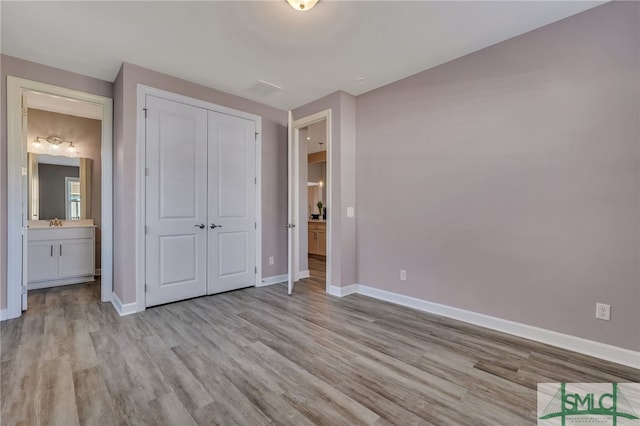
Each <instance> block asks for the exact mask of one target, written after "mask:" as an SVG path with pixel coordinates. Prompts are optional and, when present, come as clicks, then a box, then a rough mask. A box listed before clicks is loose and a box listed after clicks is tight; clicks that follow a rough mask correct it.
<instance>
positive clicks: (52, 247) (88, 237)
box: [27, 226, 95, 290]
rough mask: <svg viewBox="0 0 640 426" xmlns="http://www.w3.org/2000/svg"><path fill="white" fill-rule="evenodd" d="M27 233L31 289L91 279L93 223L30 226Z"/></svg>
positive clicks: (28, 281) (93, 238)
mask: <svg viewBox="0 0 640 426" xmlns="http://www.w3.org/2000/svg"><path fill="white" fill-rule="evenodd" d="M27 237H28V246H27V251H28V259H27V262H28V267H27V283H28V288H29V289H30V290H32V289H38V288H45V287H55V286H59V285H66V284H77V283H83V282H88V281H93V280H94V273H95V254H94V250H95V227H93V226H85V227H68V228H64V227H60V228H33V229H32V228H30V229H29V230H28V232H27Z"/></svg>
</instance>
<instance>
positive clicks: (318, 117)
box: [289, 108, 339, 293]
mask: <svg viewBox="0 0 640 426" xmlns="http://www.w3.org/2000/svg"><path fill="white" fill-rule="evenodd" d="M322 120H325V126H326V128H325V134H326V137H327V140H326V144H327V178H326V181H327V182H326V188H327V200H328V204H327V225H326V226H327V233H326V236H327V237H326V238H327V256H326V259H327V261H326V279H325V291H326V292H327V293H329V289H330V288H331V263H332V262H331V259H332V244H331V242H332V240H333V238H332V235H333V225H332V223H333V214H334V213H335V212H338V211H339V209H334V206H333V197H332V195H333V191H332V188H333V183H334V182H333V172H332V170H333V161H331V153H332V144H331V109H330V108H329V109H326V110H324V111H320V112H317V113H315V114H311V115H308V116H306V117H302V118H299V119H297V120H295V121H294V122H293V159H294V161H293V169H294V170H293V182H289V188H291V189H292V191H293V205H294V206H295V207H294V212H293V215H294V222H293V223H294V224H298V225H299V224H300V221H301V220H302V218H299V217H298V216H299V211H300V201H301V200H300V155H299V153H300V148H299V146H300V129H302V128H304V127H307V126H309V125H311V124H314V123H318V122H320V121H322ZM305 184H306V182H305ZM290 196H291V195H290ZM305 205H306V202H305ZM300 229H301V228H300V226H296V227H294V228H293V240H294V247H293V251H294V254H293V263H294V265H293V271H294V275H295V276H294V278H293V281H294V282H295V281H298V280H299V279H301V278H302V277H301V276H300Z"/></svg>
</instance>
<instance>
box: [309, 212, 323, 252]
mask: <svg viewBox="0 0 640 426" xmlns="http://www.w3.org/2000/svg"><path fill="white" fill-rule="evenodd" d="M308 241H309V254H317V255H320V256H326V255H327V223H326V222H323V221H309V228H308Z"/></svg>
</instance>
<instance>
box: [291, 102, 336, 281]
mask: <svg viewBox="0 0 640 426" xmlns="http://www.w3.org/2000/svg"><path fill="white" fill-rule="evenodd" d="M330 128H331V111H330V110H326V111H322V112H319V113H317V114H313V115H311V116H308V117H304V118H301V119H299V120H296V121H295V122H293V123H292V129H293V132H292V133H293V134H292V137H291V142H292V145H291V146H290V149H291V153H290V155H291V157H290V175H289V181H290V183H291V186H290V194H289V197H290V206H292V207H293V211H291V213H292V216H291V218H292V220H293V223H294V225H295V226H294V228H293V230H294V232H293V242H292V243H290V245H291V246H292V247H293V252H292V253H291V255H292V259H291V258H290V262H291V263H292V267H291V268H290V269H289V270H290V272H289V273H290V274H291V275H292V276H293V277H292V278H291V279H290V284H289V285H290V287H289V288H290V291H289V292H290V293H291V289H292V285H293V282H294V281H295V282H298V281H300V280H304V281H302V282H300V284H304V283H307V284H311V285H316V286H318V287H320V288H322V289H323V290H324V291H325V292H328V290H329V288H330V286H331V240H332V238H331V235H332V234H331V230H332V225H331V223H332V202H331V200H332V198H331V187H332V182H331V179H330V177H331V161H330V159H331V132H330ZM290 208H291V207H290Z"/></svg>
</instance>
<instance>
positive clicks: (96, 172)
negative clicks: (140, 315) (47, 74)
mask: <svg viewBox="0 0 640 426" xmlns="http://www.w3.org/2000/svg"><path fill="white" fill-rule="evenodd" d="M24 99H25V102H26V107H27V108H26V117H25V120H26V128H27V140H26V144H27V169H28V170H27V219H28V220H27V259H26V263H27V267H26V274H27V289H28V290H35V289H40V288H47V287H57V286H62V285H68V284H79V283H89V282H91V283H99V282H100V281H99V277H100V271H101V259H100V257H101V256H100V251H101V250H100V247H101V230H102V226H101V223H102V221H101V211H100V206H101V200H102V194H101V186H102V185H101V181H102V173H101V145H102V108H101V107H99V106H96V105H95V104H92V103H88V102H81V101H71V100H69V99H67V98H61V97H54V96H51V95H47V94H43V93H38V92H32V91H26V92H25V94H24ZM25 307H26V301H24V302H23V310H24V309H25Z"/></svg>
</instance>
